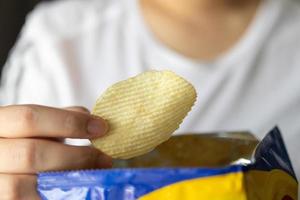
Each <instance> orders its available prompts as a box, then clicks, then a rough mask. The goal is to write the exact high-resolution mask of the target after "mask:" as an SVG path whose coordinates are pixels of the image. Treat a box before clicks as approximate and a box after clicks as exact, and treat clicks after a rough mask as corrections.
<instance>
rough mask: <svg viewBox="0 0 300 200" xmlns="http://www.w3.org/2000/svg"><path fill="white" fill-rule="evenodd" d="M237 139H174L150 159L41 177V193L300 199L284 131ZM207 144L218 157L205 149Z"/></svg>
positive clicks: (54, 199) (87, 199)
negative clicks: (263, 136) (283, 134)
mask: <svg viewBox="0 0 300 200" xmlns="http://www.w3.org/2000/svg"><path fill="white" fill-rule="evenodd" d="M233 135H234V137H232V135H231V137H229V139H228V138H227V137H226V138H225V139H224V138H222V137H215V138H213V137H208V139H206V140H204V142H203V137H202V139H201V140H199V138H198V136H195V137H192V136H188V137H185V138H186V139H184V138H180V137H184V136H179V137H174V138H175V139H172V138H171V139H170V140H169V141H167V142H166V143H165V144H162V145H161V146H160V147H158V148H157V149H156V150H154V151H153V152H150V153H149V154H148V155H144V156H141V157H139V158H135V159H132V160H127V161H117V162H116V167H118V168H114V169H107V170H85V171H70V172H46V173H40V174H39V176H38V186H37V187H38V192H39V194H40V196H41V198H42V199H43V200H48V199H49V200H62V199H71V200H136V199H138V200H183V199H184V200H199V199H209V200H297V190H298V182H297V180H296V176H295V173H294V171H293V168H292V165H291V162H290V160H289V157H288V154H287V151H286V148H285V146H284V143H283V140H282V137H281V135H280V132H279V130H278V129H277V128H274V129H273V130H272V131H270V132H269V133H268V134H267V135H266V137H265V138H264V139H263V140H262V141H261V142H260V143H259V144H258V145H256V142H255V140H253V139H251V138H250V139H249V138H242V139H241V137H240V136H241V135H243V134H240V135H239V134H238V136H239V137H236V134H233ZM223 136H224V135H223ZM199 137H200V138H201V136H199ZM212 138H213V139H212ZM177 140H178V141H185V142H183V143H180V142H177ZM198 140H199V141H198ZM201 141H202V142H203V143H201ZM224 141H225V142H224ZM173 142H174V143H173ZM175 143H178V144H179V145H174V144H175ZM190 143H195V144H198V145H196V146H195V144H193V145H192V144H190ZM184 144H190V148H186V147H185V145H184ZM205 145H206V147H208V148H210V149H213V150H212V152H213V154H210V153H207V152H211V151H209V150H207V151H203V148H202V149H201V147H203V146H205ZM210 145H211V147H212V148H211V147H210ZM216 145H217V146H216ZM172 146H173V147H174V150H177V151H178V152H177V153H175V152H173V153H172V148H171V147H172ZM183 147H185V151H182V152H180V149H181V148H183ZM198 147H199V148H200V149H201V150H200V151H197V148H198ZM219 147H220V148H219ZM170 148H171V149H170ZM218 149H220V150H218ZM183 150H184V149H183ZM201 151H202V152H201ZM218 151H219V152H218ZM191 154H192V155H191ZM202 154H206V156H205V157H203V156H202ZM250 154H252V156H251V158H250V157H249V155H250ZM168 157H172V159H171V158H170V159H168ZM191 157H192V158H194V159H191ZM201 157H202V158H201ZM159 158H161V160H160V159H159ZM209 158H211V159H209ZM238 158H243V159H239V161H238V162H235V164H233V163H231V164H229V165H226V166H225V165H224V164H227V162H229V161H230V162H231V161H233V160H237V159H238ZM205 159H206V160H205ZM203 160H205V163H201V162H203ZM175 166H177V167H175ZM197 166H206V167H197ZM217 166H218V167H217ZM128 167H131V168H128ZM146 167H148V168H146Z"/></svg>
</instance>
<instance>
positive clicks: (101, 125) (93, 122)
mask: <svg viewBox="0 0 300 200" xmlns="http://www.w3.org/2000/svg"><path fill="white" fill-rule="evenodd" d="M87 131H88V132H89V133H90V134H93V135H97V136H101V135H104V134H105V133H106V132H107V131H108V124H107V123H106V121H105V120H103V119H97V118H92V119H90V120H89V122H88V125H87Z"/></svg>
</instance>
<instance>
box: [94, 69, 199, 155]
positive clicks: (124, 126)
mask: <svg viewBox="0 0 300 200" xmlns="http://www.w3.org/2000/svg"><path fill="white" fill-rule="evenodd" d="M196 96H197V95H196V91H195V89H194V87H193V86H192V85H191V84H190V83H189V82H187V81H186V80H184V79H183V78H181V77H179V76H177V75H176V74H175V73H173V72H171V71H148V72H145V73H142V74H140V75H137V76H135V77H132V78H129V79H127V80H124V81H120V82H118V83H116V84H114V85H112V86H111V87H109V88H108V89H107V90H106V91H105V92H104V94H103V95H102V96H101V97H100V98H99V99H98V100H97V102H96V105H95V107H94V109H93V112H92V114H94V115H97V116H100V117H102V118H104V119H105V120H107V121H108V123H109V126H110V130H109V132H108V133H107V135H105V136H104V137H101V138H98V139H94V140H92V144H93V145H94V146H95V147H96V148H98V149H100V150H101V151H102V152H104V153H106V154H107V155H110V156H112V157H113V158H119V159H128V158H132V157H135V156H138V155H142V154H144V153H147V152H149V151H151V150H152V149H153V148H155V147H156V146H157V145H159V144H160V143H162V142H164V141H166V140H167V139H169V137H170V136H171V134H172V133H173V132H174V131H175V130H176V129H177V128H178V127H179V125H180V123H181V122H182V120H183V119H184V117H185V116H186V115H187V113H188V112H189V111H190V110H191V108H192V106H193V105H194V102H195V101H196Z"/></svg>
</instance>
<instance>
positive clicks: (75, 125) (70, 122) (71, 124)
mask: <svg viewBox="0 0 300 200" xmlns="http://www.w3.org/2000/svg"><path fill="white" fill-rule="evenodd" d="M64 126H65V128H66V130H67V131H68V132H69V134H70V135H75V136H76V135H79V126H80V120H79V118H78V117H77V116H76V115H74V114H72V113H68V114H67V115H66V117H65V121H64Z"/></svg>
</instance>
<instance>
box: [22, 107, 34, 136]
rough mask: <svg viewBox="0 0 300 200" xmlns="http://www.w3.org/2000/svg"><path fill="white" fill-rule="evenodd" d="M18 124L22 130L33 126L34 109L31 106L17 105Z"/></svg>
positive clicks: (30, 128)
mask: <svg viewBox="0 0 300 200" xmlns="http://www.w3.org/2000/svg"><path fill="white" fill-rule="evenodd" d="M18 112H19V117H20V120H19V122H20V126H21V128H22V129H23V130H27V131H31V130H33V129H34V127H35V121H36V109H35V108H34V107H33V106H29V105H27V106H20V107H19V110H18Z"/></svg>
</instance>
